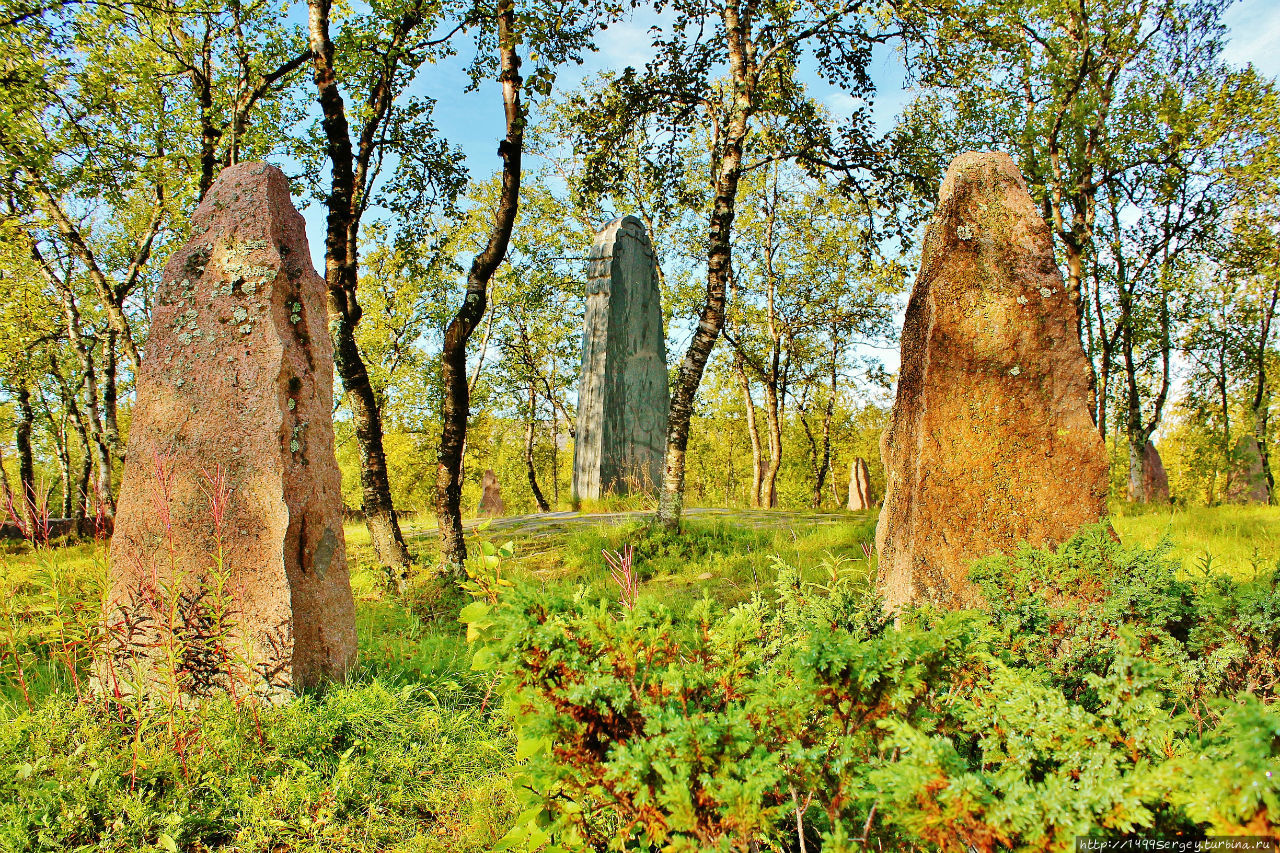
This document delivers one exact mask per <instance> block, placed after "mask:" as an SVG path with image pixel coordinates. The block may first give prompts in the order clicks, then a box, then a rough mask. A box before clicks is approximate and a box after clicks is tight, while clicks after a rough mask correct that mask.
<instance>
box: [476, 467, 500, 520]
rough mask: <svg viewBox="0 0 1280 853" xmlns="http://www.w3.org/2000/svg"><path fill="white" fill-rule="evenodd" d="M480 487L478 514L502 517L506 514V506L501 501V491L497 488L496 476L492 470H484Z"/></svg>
mask: <svg viewBox="0 0 1280 853" xmlns="http://www.w3.org/2000/svg"><path fill="white" fill-rule="evenodd" d="M480 487H481V489H482V491H481V492H480V514H481V515H492V516H503V515H506V514H507V505H506V503H504V502H503V500H502V489H501V488H500V487H499V486H498V475H497V474H495V473H493V469H492V468H486V469H485V471H484V478H483V479H482V480H481V484H480Z"/></svg>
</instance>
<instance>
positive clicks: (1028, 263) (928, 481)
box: [876, 152, 1108, 608]
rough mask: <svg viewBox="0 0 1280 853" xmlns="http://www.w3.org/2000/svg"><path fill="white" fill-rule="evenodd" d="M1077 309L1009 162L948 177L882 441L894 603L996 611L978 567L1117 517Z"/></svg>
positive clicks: (883, 563) (984, 162)
mask: <svg viewBox="0 0 1280 853" xmlns="http://www.w3.org/2000/svg"><path fill="white" fill-rule="evenodd" d="M1087 373H1088V368H1087V364H1086V362H1085V357H1084V352H1083V350H1082V349H1081V347H1080V342H1079V339H1078V337H1077V335H1076V309H1075V306H1074V305H1073V304H1072V302H1071V300H1070V298H1069V296H1068V294H1067V293H1066V291H1065V289H1064V287H1063V283H1062V276H1061V273H1060V272H1059V271H1058V267H1057V265H1056V264H1055V263H1054V257H1053V244H1052V242H1051V240H1050V235H1049V229H1048V227H1047V226H1046V225H1045V223H1044V220H1043V219H1041V218H1040V215H1039V213H1038V212H1037V211H1036V208H1035V205H1034V204H1033V203H1032V201H1031V198H1030V196H1029V195H1028V194H1027V188H1026V184H1025V183H1024V182H1023V180H1022V175H1021V174H1019V172H1018V169H1017V167H1016V166H1014V164H1013V161H1012V160H1010V159H1009V157H1008V156H1007V155H1005V154H997V153H973V152H971V153H967V154H962V155H960V156H959V157H957V158H956V159H955V160H954V161H953V162H952V164H951V166H950V168H949V169H948V170H947V175H946V178H945V179H944V180H943V182H942V188H941V190H940V192H939V198H938V209H937V212H936V213H935V214H934V217H933V219H932V221H931V222H930V223H929V227H928V230H927V232H926V234H925V240H924V247H923V254H922V257H921V261H920V273H919V275H918V276H917V278H916V284H915V289H914V290H913V291H912V293H911V299H910V301H909V302H908V303H907V314H906V323H905V326H904V328H903V331H902V367H901V373H900V375H899V379H898V395H897V400H896V402H895V403H894V406H893V412H892V414H891V416H890V419H889V427H888V429H887V430H886V431H885V433H884V435H883V436H882V437H881V440H880V450H881V454H882V456H883V458H884V465H885V475H886V486H885V499H884V508H883V510H882V511H881V513H880V521H879V524H878V526H877V528H876V549H877V550H878V552H879V554H880V563H879V565H880V568H879V585H880V588H881V591H882V594H883V595H884V599H885V603H886V606H887V607H890V608H894V607H897V606H900V605H903V604H906V603H908V602H913V601H926V602H932V603H935V604H938V605H941V606H944V607H968V606H973V605H976V604H979V603H980V599H979V597H978V595H977V593H976V590H975V589H974V588H973V587H972V586H971V585H970V584H969V583H968V580H967V575H968V569H969V565H970V564H971V563H972V562H973V561H974V560H975V559H977V558H979V557H982V556H985V555H988V554H991V553H993V552H997V551H998V552H1004V553H1010V552H1012V551H1014V550H1015V549H1016V548H1017V546H1018V545H1019V544H1021V543H1023V542H1028V543H1030V544H1032V545H1037V546H1039V545H1046V544H1057V543H1060V542H1062V541H1064V540H1065V539H1068V538H1069V537H1070V536H1071V535H1072V534H1074V533H1075V532H1076V530H1077V529H1078V528H1080V527H1081V526H1082V525H1085V524H1090V523H1093V522H1096V521H1098V520H1099V519H1101V518H1102V517H1103V515H1104V513H1105V510H1106V495H1107V485H1108V483H1107V459H1106V454H1105V451H1104V448H1103V444H1102V439H1101V438H1100V437H1099V436H1098V431H1097V429H1096V428H1095V427H1094V425H1093V421H1092V420H1091V419H1090V417H1089V408H1088V404H1087V391H1088V386H1087V382H1086V376H1087Z"/></svg>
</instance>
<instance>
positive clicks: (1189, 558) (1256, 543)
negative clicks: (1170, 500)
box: [1112, 506, 1280, 578]
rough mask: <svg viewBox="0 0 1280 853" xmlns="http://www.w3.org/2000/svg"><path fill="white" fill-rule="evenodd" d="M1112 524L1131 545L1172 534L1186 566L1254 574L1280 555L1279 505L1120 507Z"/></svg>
mask: <svg viewBox="0 0 1280 853" xmlns="http://www.w3.org/2000/svg"><path fill="white" fill-rule="evenodd" d="M1116 509H1117V511H1116V512H1115V514H1114V515H1113V516H1112V525H1113V526H1114V527H1115V529H1116V532H1117V533H1118V534H1119V535H1120V539H1121V541H1123V542H1124V543H1125V544H1127V545H1141V546H1143V547H1146V548H1151V547H1154V546H1155V545H1157V544H1159V543H1160V542H1161V541H1162V540H1164V539H1166V538H1167V539H1168V540H1169V542H1170V543H1171V544H1172V546H1173V554H1174V556H1176V557H1178V558H1180V559H1181V560H1182V567H1183V569H1184V570H1185V571H1187V572H1196V573H1197V574H1199V573H1202V572H1203V571H1204V569H1205V567H1206V566H1208V568H1209V570H1210V572H1212V573H1221V574H1228V575H1231V576H1232V577H1235V578H1249V577H1252V576H1253V575H1254V574H1255V573H1256V572H1257V571H1258V570H1259V569H1264V568H1270V567H1271V566H1274V565H1276V563H1277V562H1278V561H1280V507H1275V506H1215V507H1159V508H1144V507H1131V506H1122V507H1117V508H1116Z"/></svg>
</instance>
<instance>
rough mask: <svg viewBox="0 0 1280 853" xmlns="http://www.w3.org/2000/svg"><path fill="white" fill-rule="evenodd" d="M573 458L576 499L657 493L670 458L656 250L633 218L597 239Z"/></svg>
mask: <svg viewBox="0 0 1280 853" xmlns="http://www.w3.org/2000/svg"><path fill="white" fill-rule="evenodd" d="M584 326H585V328H584V330H583V335H582V373H581V376H580V379H579V385H578V429H577V434H576V436H575V442H574V452H573V492H574V496H575V497H576V498H579V499H582V498H586V499H597V498H600V497H602V496H603V495H606V494H609V493H610V492H613V493H615V494H622V493H630V492H636V491H641V492H653V491H656V489H657V486H658V484H659V483H661V481H662V460H663V457H664V455H665V452H666V440H667V410H668V405H669V397H668V392H667V364H666V335H665V334H664V333H663V329H662V295H661V293H660V291H659V289H658V281H657V267H656V265H655V262H654V255H653V247H652V245H650V243H649V237H648V235H646V234H645V230H644V225H643V224H642V223H641V222H640V220H639V219H636V218H635V217H634V216H624V217H622V218H621V219H615V220H614V221H613V222H610V223H609V224H608V225H606V226H605V228H604V230H603V231H601V232H600V233H599V234H597V235H596V239H595V244H594V245H593V246H592V247H591V256H590V262H589V264H588V266H587V305H586V321H585V324H584Z"/></svg>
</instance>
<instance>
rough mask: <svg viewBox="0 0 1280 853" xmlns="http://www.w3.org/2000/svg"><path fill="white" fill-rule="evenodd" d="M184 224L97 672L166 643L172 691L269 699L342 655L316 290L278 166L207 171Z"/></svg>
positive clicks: (118, 533) (336, 522) (346, 613)
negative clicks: (199, 198) (178, 679)
mask: <svg viewBox="0 0 1280 853" xmlns="http://www.w3.org/2000/svg"><path fill="white" fill-rule="evenodd" d="M191 234H192V236H191V238H190V240H189V241H188V243H187V244H186V245H185V246H183V247H182V248H181V249H179V250H178V251H177V252H176V253H175V254H174V255H173V257H172V258H170V260H169V263H168V265H167V266H166V267H165V269H164V275H163V279H162V281H161V284H160V288H159V290H158V292H157V293H156V299H155V304H154V306H153V308H152V313H151V333H150V338H149V339H148V341H147V344H146V354H145V358H144V359H143V362H142V367H141V370H140V372H139V375H138V384H137V403H136V406H135V407H134V410H133V411H134V414H133V422H132V426H131V429H130V431H129V444H128V455H127V458H126V462H125V466H124V474H123V482H122V484H121V488H120V501H119V507H118V510H117V514H116V521H115V534H114V536H113V538H112V540H111V590H110V598H109V602H108V612H107V614H106V616H107V620H108V624H109V625H110V626H111V629H110V632H109V634H110V640H111V647H112V653H111V654H110V655H107V656H105V659H104V660H103V661H101V662H100V663H99V668H98V673H97V675H98V679H99V681H100V683H101V684H102V685H103V686H104V687H105V688H106V689H108V690H116V689H143V687H144V685H141V684H137V683H134V684H131V685H124V686H123V687H122V682H124V681H127V680H128V679H129V678H131V677H132V675H131V673H132V672H134V671H136V670H135V669H131V667H133V665H134V664H136V663H137V662H138V661H140V660H141V661H143V662H144V663H145V664H146V665H145V666H144V667H143V670H144V671H148V670H149V671H151V672H152V673H153V676H154V673H155V672H156V668H155V667H154V666H153V664H155V660H154V656H155V655H157V654H160V656H161V657H163V654H161V652H164V653H167V652H166V651H165V650H176V651H174V653H175V654H178V655H179V657H180V658H181V660H180V661H179V663H180V664H181V667H182V671H183V673H185V675H183V676H182V678H183V679H185V681H182V683H179V684H178V685H177V686H178V687H179V688H180V689H182V690H184V691H189V692H194V693H202V692H209V691H212V690H214V689H220V688H221V689H236V690H239V691H241V692H242V695H243V692H246V691H253V692H255V693H259V694H266V695H271V696H281V695H285V692H286V691H287V690H288V689H290V688H296V687H304V686H309V685H313V684H316V683H318V682H320V681H322V680H323V679H326V678H341V677H342V676H343V674H344V673H345V672H346V670H347V667H348V666H349V665H350V663H351V661H352V659H353V657H354V655H355V652H356V632H355V607H354V603H353V601H352V595H351V585H350V581H349V578H348V574H347V563H346V548H345V544H344V540H343V534H342V491H341V486H342V483H341V477H340V475H339V473H338V465H337V461H336V459H335V458H334V446H333V422H332V411H333V348H332V344H331V343H330V340H329V329H328V310H327V304H328V296H327V292H326V286H325V282H324V279H322V278H321V277H320V276H319V275H318V274H317V273H316V271H315V270H314V269H313V268H312V266H311V253H310V250H309V248H308V245H307V236H306V230H305V226H304V223H303V219H302V216H301V215H300V214H299V213H298V211H297V210H295V209H294V207H293V204H292V202H291V200H290V197H289V184H288V181H287V180H286V179H285V176H284V174H283V173H282V172H281V171H280V170H279V169H276V168H274V167H272V166H268V165H266V164H263V163H240V164H237V165H235V166H231V167H229V168H227V169H224V170H223V171H222V174H221V175H219V177H218V179H217V180H216V181H215V182H214V184H213V186H212V187H211V188H210V190H209V192H208V194H207V195H206V196H205V198H204V201H203V202H201V204H200V207H199V208H198V209H197V210H196V212H195V215H194V216H193V218H192V231H191ZM170 608H173V609H175V610H176V614H177V615H176V617H171V616H170V615H169V613H170ZM175 619H176V624H175V621H174V620H175ZM157 650H160V651H159V652H158V651H157ZM149 656H151V657H149ZM166 666H167V665H165V664H162V665H161V666H160V667H159V671H160V672H161V673H162V674H161V675H159V676H154V677H159V678H160V679H161V680H162V681H163V679H164V677H165V676H164V675H163V671H164V670H165V668H166ZM168 669H169V670H172V669H173V667H171V666H169V667H168ZM169 675H170V676H172V672H170V673H169ZM134 680H135V681H136V679H134ZM143 680H144V681H146V680H148V679H147V676H145V675H144V676H143ZM153 686H154V685H153Z"/></svg>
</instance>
